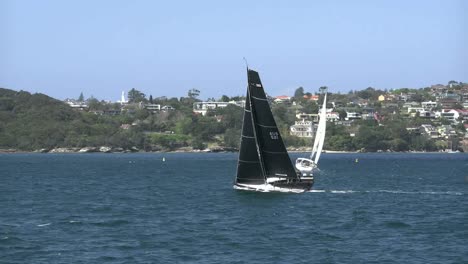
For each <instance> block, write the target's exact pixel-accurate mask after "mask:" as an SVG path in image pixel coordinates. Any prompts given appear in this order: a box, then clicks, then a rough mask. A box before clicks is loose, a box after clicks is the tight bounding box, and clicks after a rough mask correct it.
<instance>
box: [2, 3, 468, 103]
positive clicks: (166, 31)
mask: <svg viewBox="0 0 468 264" xmlns="http://www.w3.org/2000/svg"><path fill="white" fill-rule="evenodd" d="M467 14H468V1H463V0H458V1H457V0H446V1H443V0H439V1H435V0H426V1H421V0H419V1H418V0H416V1H404V0H392V1H390V0H388V1H359V0H358V1H345V0H342V1H333V0H332V1H307V0H304V1H294V0H291V1H261V0H258V1H252V0H236V1H203V0H198V1H177V0H174V1H151V0H148V1H144V0H138V1H113V0H101V1H90V0H80V1H78V0H77V1H62V0H57V1H53V0H41V1H35V0H30V1H25V0H0V37H1V38H0V87H4V88H9V89H14V90H25V91H29V92H32V93H35V92H37V93H44V94H47V95H50V96H52V97H55V98H58V99H65V98H77V97H78V96H79V94H80V93H81V92H83V94H84V95H85V97H90V96H94V97H96V98H98V99H103V100H112V101H116V100H119V99H120V94H121V92H122V91H128V90H130V89H131V88H136V89H137V90H140V91H142V92H143V93H145V94H146V95H148V96H149V95H150V94H151V95H152V96H153V97H158V96H168V97H181V96H187V91H188V90H189V89H192V88H196V89H198V90H200V91H201V94H200V98H201V99H206V98H210V97H214V98H219V97H221V95H223V94H225V95H228V96H236V95H243V94H245V91H246V84H247V80H246V71H245V62H244V60H243V58H244V57H245V58H246V59H247V61H248V64H249V67H250V68H251V69H254V70H257V71H259V73H260V77H261V79H262V82H263V85H264V87H265V89H266V92H267V93H268V94H270V95H273V96H275V95H282V94H287V95H292V94H293V93H294V91H295V89H296V88H298V87H300V86H302V87H304V89H305V91H308V92H316V91H318V88H319V87H320V86H324V85H326V86H328V87H329V91H330V92H341V93H347V92H348V91H350V90H361V89H365V88H367V87H374V88H377V89H392V88H393V89H396V88H404V87H407V88H420V87H426V86H430V85H431V84H438V83H442V84H446V83H447V82H448V81H450V80H456V81H463V82H468V15H467Z"/></svg>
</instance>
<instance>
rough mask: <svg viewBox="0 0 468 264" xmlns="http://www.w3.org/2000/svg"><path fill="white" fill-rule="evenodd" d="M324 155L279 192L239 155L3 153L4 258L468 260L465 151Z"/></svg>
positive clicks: (0, 228) (0, 240)
mask: <svg viewBox="0 0 468 264" xmlns="http://www.w3.org/2000/svg"><path fill="white" fill-rule="evenodd" d="M298 155H299V154H293V155H292V156H293V157H297V156H298ZM163 157H165V158H166V162H162V158H163ZM322 157H323V159H322V163H321V168H322V171H321V173H320V175H317V176H316V184H315V186H314V190H313V191H312V192H309V193H304V194H277V193H249V192H242V191H235V190H233V189H232V181H233V176H234V175H235V170H236V159H237V155H236V154H196V153H193V154H175V153H174V154H66V155H62V154H56V155H55V154H2V155H0V262H1V263H468V250H467V241H468V240H467V239H468V199H467V198H468V155H467V154H325V155H323V156H322ZM356 159H358V161H359V162H357V163H356Z"/></svg>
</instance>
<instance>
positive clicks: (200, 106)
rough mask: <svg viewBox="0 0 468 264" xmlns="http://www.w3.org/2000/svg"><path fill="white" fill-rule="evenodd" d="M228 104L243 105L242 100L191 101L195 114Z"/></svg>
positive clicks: (204, 112) (203, 113)
mask: <svg viewBox="0 0 468 264" xmlns="http://www.w3.org/2000/svg"><path fill="white" fill-rule="evenodd" d="M230 104H233V105H237V106H239V107H244V106H245V102H244V101H229V102H195V103H193V112H194V113H197V114H202V115H206V113H207V112H208V111H209V110H214V109H216V108H224V107H226V106H228V105H230Z"/></svg>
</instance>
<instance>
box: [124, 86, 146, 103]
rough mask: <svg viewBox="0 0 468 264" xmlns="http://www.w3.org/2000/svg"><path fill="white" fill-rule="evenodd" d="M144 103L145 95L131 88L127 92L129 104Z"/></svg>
mask: <svg viewBox="0 0 468 264" xmlns="http://www.w3.org/2000/svg"><path fill="white" fill-rule="evenodd" d="M145 101H146V98H145V94H144V93H142V92H140V91H138V90H137V89H135V88H132V89H131V90H130V91H129V92H128V102H129V103H139V102H145Z"/></svg>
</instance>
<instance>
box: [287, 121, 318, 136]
mask: <svg viewBox="0 0 468 264" xmlns="http://www.w3.org/2000/svg"><path fill="white" fill-rule="evenodd" d="M312 125H313V123H312V121H306V120H301V121H296V122H295V123H294V125H292V126H291V127H290V134H291V135H292V136H297V137H305V138H311V137H313V135H314V131H313V129H312Z"/></svg>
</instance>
